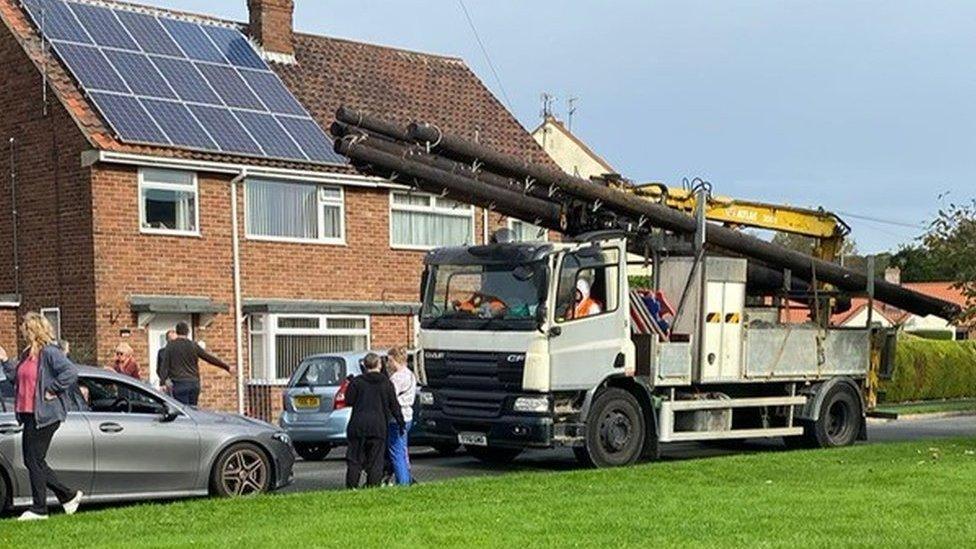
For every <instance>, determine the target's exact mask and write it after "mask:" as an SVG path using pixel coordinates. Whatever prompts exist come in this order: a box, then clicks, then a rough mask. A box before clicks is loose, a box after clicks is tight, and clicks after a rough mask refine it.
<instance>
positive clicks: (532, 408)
mask: <svg viewBox="0 0 976 549" xmlns="http://www.w3.org/2000/svg"><path fill="white" fill-rule="evenodd" d="M512 408H513V409H514V410H515V411H516V412H536V413H539V412H548V411H549V399H548V398H546V397H518V398H516V399H515V404H514V405H513V406H512Z"/></svg>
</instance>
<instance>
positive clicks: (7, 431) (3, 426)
mask: <svg viewBox="0 0 976 549" xmlns="http://www.w3.org/2000/svg"><path fill="white" fill-rule="evenodd" d="M23 430H24V426H23V425H20V424H17V423H0V435H15V434H17V433H20V432H21V431H23Z"/></svg>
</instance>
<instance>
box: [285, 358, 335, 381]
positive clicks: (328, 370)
mask: <svg viewBox="0 0 976 549" xmlns="http://www.w3.org/2000/svg"><path fill="white" fill-rule="evenodd" d="M299 371H300V372H301V374H300V375H299V376H298V379H297V380H295V385H300V386H304V387H337V386H339V385H340V384H341V383H342V380H343V379H345V377H346V361H345V359H343V358H340V357H333V356H330V357H317V358H310V359H306V360H305V362H304V363H303V364H302V366H301V368H299Z"/></svg>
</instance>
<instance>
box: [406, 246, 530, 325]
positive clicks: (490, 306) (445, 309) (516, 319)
mask: <svg viewBox="0 0 976 549" xmlns="http://www.w3.org/2000/svg"><path fill="white" fill-rule="evenodd" d="M428 276H429V278H428V280H427V285H426V292H425V294H426V295H425V296H424V305H423V309H422V310H421V314H420V321H421V326H422V327H424V328H437V329H448V330H450V329H454V330H478V329H493V330H533V329H535V327H536V314H537V311H538V309H539V306H540V305H541V304H542V303H544V301H545V299H546V277H547V265H546V262H544V261H537V262H534V263H527V264H521V265H436V266H432V267H430V271H429V275H428Z"/></svg>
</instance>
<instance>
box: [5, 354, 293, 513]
mask: <svg viewBox="0 0 976 549" xmlns="http://www.w3.org/2000/svg"><path fill="white" fill-rule="evenodd" d="M0 390H2V399H0V401H2V407H0V510H3V509H9V508H11V507H13V508H17V507H26V506H28V505H30V503H31V501H30V500H31V498H30V483H29V481H28V477H27V469H26V468H25V467H24V464H23V454H22V453H21V438H22V437H21V431H22V427H21V426H20V425H18V424H17V420H16V417H15V415H14V412H13V399H12V394H11V393H12V388H11V386H10V383H9V381H3V382H2V383H0ZM71 397H72V401H73V402H74V405H73V406H72V408H74V409H73V410H71V411H69V412H68V415H67V419H66V420H65V422H64V423H63V424H62V425H61V427H60V428H59V429H58V431H57V433H56V434H55V435H54V440H53V441H52V443H51V450H50V452H49V453H48V458H47V459H48V464H49V465H50V466H51V468H52V469H54V470H55V471H56V472H57V473H58V476H59V478H60V480H61V481H62V482H64V483H65V484H67V485H68V486H70V487H72V488H77V489H80V490H82V491H83V492H84V493H85V499H84V501H86V502H96V501H127V500H148V499H171V498H181V497H190V496H205V495H208V494H212V495H218V496H235V495H236V496H239V495H249V494H254V493H261V492H268V491H271V490H275V489H278V488H281V487H283V486H286V485H287V484H289V483H290V482H291V481H292V465H293V464H294V461H295V456H294V452H293V451H292V448H291V444H290V440H289V439H288V435H287V434H286V433H285V432H283V431H282V430H280V429H278V428H277V427H275V426H273V425H271V424H268V423H265V422H263V421H258V420H256V419H251V418H247V417H244V416H240V415H235V414H226V413H216V412H207V411H203V410H198V409H195V408H192V407H189V406H184V405H183V404H180V403H179V402H177V401H175V400H173V399H172V398H171V397H169V396H167V395H164V394H162V393H160V392H158V391H156V390H154V389H153V388H151V387H149V386H147V385H145V384H143V383H141V382H139V381H138V380H134V379H132V378H129V377H126V376H123V375H120V374H117V373H115V372H113V371H109V370H102V369H98V368H91V367H87V366H82V367H79V379H78V385H77V386H76V387H74V388H73V389H72V394H71ZM53 502H54V500H53V498H52V503H53Z"/></svg>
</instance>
